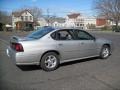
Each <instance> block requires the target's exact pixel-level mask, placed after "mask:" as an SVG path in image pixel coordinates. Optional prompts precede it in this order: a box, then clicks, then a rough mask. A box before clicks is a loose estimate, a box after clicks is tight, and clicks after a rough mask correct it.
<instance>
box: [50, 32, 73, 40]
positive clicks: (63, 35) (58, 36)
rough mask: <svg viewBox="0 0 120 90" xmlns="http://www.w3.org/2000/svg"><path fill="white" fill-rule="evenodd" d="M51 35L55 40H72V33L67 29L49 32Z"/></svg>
mask: <svg viewBox="0 0 120 90" xmlns="http://www.w3.org/2000/svg"><path fill="white" fill-rule="evenodd" d="M51 37H52V38H53V39H55V40H72V39H73V36H72V34H71V33H70V32H69V31H67V30H60V31H56V32H54V33H52V34H51Z"/></svg>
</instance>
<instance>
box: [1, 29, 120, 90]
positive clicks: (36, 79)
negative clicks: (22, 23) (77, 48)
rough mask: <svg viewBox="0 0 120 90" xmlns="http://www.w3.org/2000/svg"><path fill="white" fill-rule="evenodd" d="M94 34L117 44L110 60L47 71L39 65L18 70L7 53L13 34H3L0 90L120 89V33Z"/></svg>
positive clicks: (84, 62)
mask: <svg viewBox="0 0 120 90" xmlns="http://www.w3.org/2000/svg"><path fill="white" fill-rule="evenodd" d="M90 33H91V34H93V35H95V36H96V37H102V38H107V39H109V40H111V41H112V42H113V44H114V51H113V53H112V55H111V56H110V57H109V58H108V59H106V60H101V59H99V58H91V59H85V60H79V61H74V62H69V63H64V64H61V66H60V67H59V68H58V69H57V70H55V71H52V72H45V71H43V70H41V68H40V67H39V66H22V67H17V66H16V65H15V64H14V63H13V62H12V61H11V60H10V59H9V58H8V57H7V55H6V53H5V50H6V48H7V45H8V43H9V38H10V36H11V35H13V33H10V32H9V33H2V32H0V90H120V33H115V32H92V31H91V32H90ZM14 34H15V35H19V36H24V35H26V34H27V33H24V34H23V33H14Z"/></svg>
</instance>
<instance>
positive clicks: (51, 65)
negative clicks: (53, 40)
mask: <svg viewBox="0 0 120 90" xmlns="http://www.w3.org/2000/svg"><path fill="white" fill-rule="evenodd" d="M58 65H59V57H58V55H57V54H56V53H54V52H49V53H46V54H45V55H44V56H43V57H42V59H41V62H40V66H41V68H42V69H43V70H44V71H53V70H55V69H57V67H58Z"/></svg>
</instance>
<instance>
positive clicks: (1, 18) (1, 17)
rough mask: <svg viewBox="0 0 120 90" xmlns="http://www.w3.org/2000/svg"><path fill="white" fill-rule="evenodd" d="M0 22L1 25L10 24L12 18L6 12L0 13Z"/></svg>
mask: <svg viewBox="0 0 120 90" xmlns="http://www.w3.org/2000/svg"><path fill="white" fill-rule="evenodd" d="M0 22H1V23H3V24H11V22H12V17H11V15H9V14H8V12H5V11H0Z"/></svg>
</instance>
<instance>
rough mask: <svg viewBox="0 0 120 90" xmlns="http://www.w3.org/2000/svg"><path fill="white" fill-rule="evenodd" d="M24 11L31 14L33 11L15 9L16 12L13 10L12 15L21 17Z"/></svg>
mask: <svg viewBox="0 0 120 90" xmlns="http://www.w3.org/2000/svg"><path fill="white" fill-rule="evenodd" d="M24 12H29V13H30V14H31V12H30V11H29V10H27V9H26V10H22V11H15V12H12V15H14V16H15V17H20V16H21V14H22V13H24ZM31 15H32V14H31Z"/></svg>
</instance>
